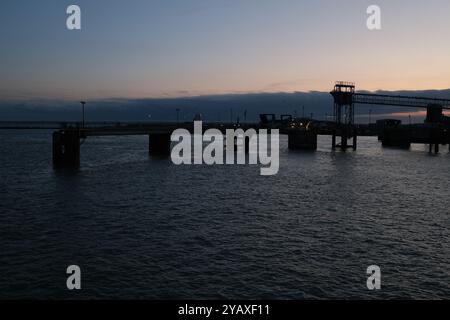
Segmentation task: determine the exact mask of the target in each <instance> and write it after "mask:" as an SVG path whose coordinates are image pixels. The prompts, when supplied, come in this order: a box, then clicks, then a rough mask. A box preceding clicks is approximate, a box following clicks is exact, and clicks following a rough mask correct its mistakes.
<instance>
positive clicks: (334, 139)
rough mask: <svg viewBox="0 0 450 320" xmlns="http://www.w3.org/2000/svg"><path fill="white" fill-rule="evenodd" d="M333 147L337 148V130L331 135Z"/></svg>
mask: <svg viewBox="0 0 450 320" xmlns="http://www.w3.org/2000/svg"><path fill="white" fill-rule="evenodd" d="M331 148H332V149H333V150H334V149H336V132H335V131H333V136H332V137H331Z"/></svg>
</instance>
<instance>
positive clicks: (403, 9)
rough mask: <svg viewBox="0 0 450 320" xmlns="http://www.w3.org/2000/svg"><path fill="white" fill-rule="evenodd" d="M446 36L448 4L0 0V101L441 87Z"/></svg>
mask: <svg viewBox="0 0 450 320" xmlns="http://www.w3.org/2000/svg"><path fill="white" fill-rule="evenodd" d="M70 4H77V5H79V6H80V8H81V23H82V25H81V26H82V29H81V30H72V31H71V30H67V28H66V19H67V16H68V15H67V14H66V8H67V7H68V6H69V5H70ZM371 4H376V5H378V6H380V8H381V23H382V29H381V30H377V31H370V30H368V29H367V27H366V19H367V17H368V15H367V13H366V9H367V7H368V6H369V5H371ZM449 30H450V1H448V0H429V1H415V0H387V1H384V0H370V1H366V0H334V1H329V0H314V1H313V0H308V1H302V0H276V1H275V0H129V1H120V0H109V1H107V0H95V1H88V0H71V1H65V0H42V1H24V0H2V1H1V10H0V42H1V56H0V70H1V73H0V99H3V100H5V99H67V100H70V99H101V98H110V97H125V98H155V97H158V98H159V97H179V96H195V95H211V94H224V93H249V92H250V93H254V92H295V91H311V90H312V91H330V89H331V88H332V85H333V83H334V81H336V80H346V81H354V82H356V84H357V88H359V89H364V90H377V89H384V90H403V89H405V90H425V89H445V88H450V59H449V58H448V57H450V41H449V40H450V39H449V38H450V32H449Z"/></svg>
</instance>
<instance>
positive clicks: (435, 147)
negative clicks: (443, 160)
mask: <svg viewBox="0 0 450 320" xmlns="http://www.w3.org/2000/svg"><path fill="white" fill-rule="evenodd" d="M434 153H439V143H435V144H434Z"/></svg>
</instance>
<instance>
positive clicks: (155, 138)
mask: <svg viewBox="0 0 450 320" xmlns="http://www.w3.org/2000/svg"><path fill="white" fill-rule="evenodd" d="M170 136H171V134H170V133H151V134H149V135H148V138H149V139H148V151H149V154H150V155H158V156H170V142H171V141H170Z"/></svg>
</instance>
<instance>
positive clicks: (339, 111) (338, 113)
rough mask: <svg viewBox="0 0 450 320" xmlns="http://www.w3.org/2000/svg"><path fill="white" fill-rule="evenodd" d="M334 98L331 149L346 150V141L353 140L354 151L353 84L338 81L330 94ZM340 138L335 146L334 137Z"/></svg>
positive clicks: (355, 134) (355, 138)
mask: <svg viewBox="0 0 450 320" xmlns="http://www.w3.org/2000/svg"><path fill="white" fill-rule="evenodd" d="M330 93H331V95H332V96H333V98H334V122H335V128H334V130H333V144H332V146H333V149H335V148H336V147H340V148H341V149H347V148H348V147H349V145H348V139H350V138H353V143H352V145H351V147H352V148H353V150H356V140H357V133H356V128H355V126H354V120H355V108H354V101H353V96H354V95H355V84H354V83H352V82H343V81H338V82H336V84H335V85H334V89H333V91H331V92H330ZM339 136H340V137H341V143H340V144H336V137H339Z"/></svg>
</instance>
